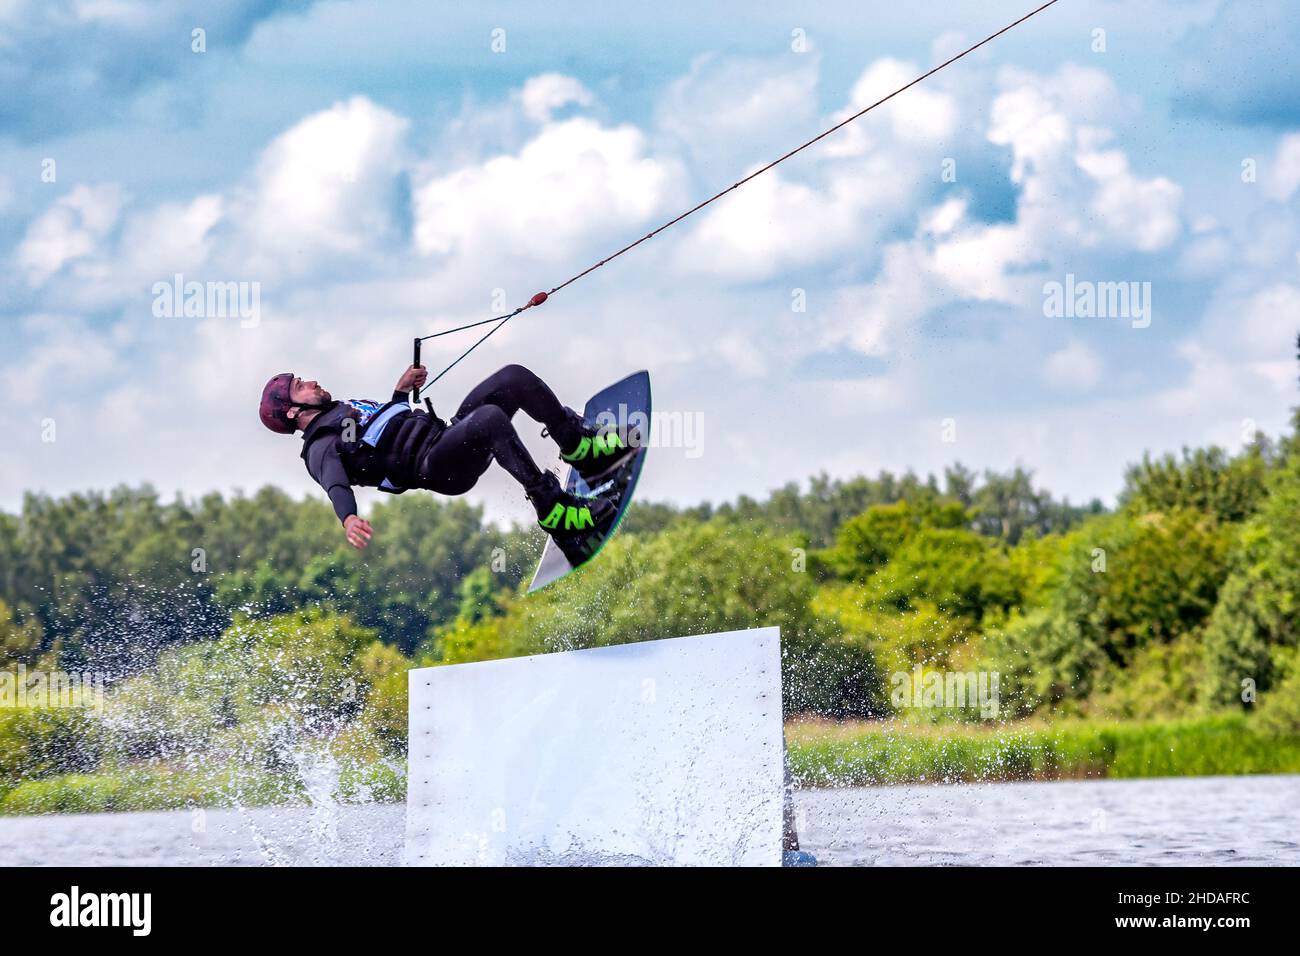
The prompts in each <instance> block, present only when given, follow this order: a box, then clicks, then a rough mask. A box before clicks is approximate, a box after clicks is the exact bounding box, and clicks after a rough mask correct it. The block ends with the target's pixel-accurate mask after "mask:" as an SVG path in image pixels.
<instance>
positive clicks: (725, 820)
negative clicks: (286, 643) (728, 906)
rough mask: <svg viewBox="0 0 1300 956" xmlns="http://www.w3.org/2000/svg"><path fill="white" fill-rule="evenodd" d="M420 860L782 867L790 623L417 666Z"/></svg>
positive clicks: (411, 792)
mask: <svg viewBox="0 0 1300 956" xmlns="http://www.w3.org/2000/svg"><path fill="white" fill-rule="evenodd" d="M407 774H408V776H407V798H406V799H407V803H406V806H407V810H406V856H407V862H408V863H409V864H412V865H453V866H464V865H489V866H500V865H546V864H553V865H601V864H605V865H619V864H632V865H637V864H677V865H721V866H735V865H744V866H780V865H781V829H782V729H781V653H780V630H779V629H778V628H775V627H768V628H760V629H756V630H750V631H730V632H727V633H725V634H706V635H702V636H699V637H679V638H672V639H668V640H660V641H645V642H642V643H639V644H620V645H617V646H614V647H599V648H592V649H589V650H581V651H566V652H563V653H559V654H541V655H537V656H534V657H519V658H513V659H509V660H499V661H484V662H482V663H475V664H455V665H449V666H446V667H424V668H419V669H417V670H412V671H411V672H410V757H409V764H408V771H407Z"/></svg>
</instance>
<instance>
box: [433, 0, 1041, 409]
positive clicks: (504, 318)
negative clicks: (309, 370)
mask: <svg viewBox="0 0 1300 956" xmlns="http://www.w3.org/2000/svg"><path fill="white" fill-rule="evenodd" d="M1056 2H1057V0H1047V3H1044V4H1043V5H1042V6H1040V7H1037V8H1035V9H1033V10H1030V11H1029V12H1028V13H1026V14H1025V15H1024V16H1022V17H1020V19H1018V20H1014V21H1012V22H1011V23H1008V24H1007V25H1006V26H1004V27H1003V28H1002V29H1001V30H998V31H997V32H996V33H990V34H989V35H988V36H986V37H985V38H984V39H983V40H980V41H979V42H978V43H976V44H974V45H973V46H969V47H967V48H966V49H965V50H962V51H961V52H960V53H958V54H956V55H955V56H952V57H949V58H948V59H946V60H944V61H943V62H942V63H940V64H939V65H938V66H934V67H931V68H930V69H929V70H926V71H925V72H924V73H922V74H921V75H920V76H918V77H917V78H916V79H914V80H912V81H911V82H910V83H906V84H904V85H903V86H900V87H899V88H898V89H896V90H894V92H892V93H890V94H889V95H888V96H884V97H881V98H880V99H878V100H876V101H875V102H874V103H872V104H871V105H870V106H868V107H865V108H864V109H861V110H858V112H856V113H854V114H853V115H852V116H850V117H848V118H847V119H844V120H841V121H840V122H838V123H836V124H835V125H834V126H832V127H830V128H829V129H827V130H823V131H822V132H821V133H818V134H817V135H816V136H814V137H813V138H812V139H810V140H808V141H807V142H806V143H803V144H801V145H799V146H796V147H795V148H794V149H792V150H790V151H789V152H788V153H786V154H784V155H783V156H779V157H777V158H776V159H774V160H772V161H771V162H770V163H768V164H767V165H766V166H762V167H760V168H759V169H756V170H755V171H754V172H752V173H750V174H749V175H748V176H746V177H745V178H744V179H739V180H737V181H736V182H734V183H732V184H731V185H730V186H728V187H727V188H726V189H723V190H721V191H720V192H717V193H714V194H713V195H712V196H710V197H709V198H708V199H706V200H704V201H703V202H701V203H699V204H697V205H695V206H692V207H691V208H690V209H688V210H686V211H685V212H684V213H682V214H681V215H679V216H676V217H675V218H673V219H670V220H668V221H667V222H665V223H664V224H663V225H662V226H659V227H657V228H655V229H652V230H650V231H649V232H647V233H646V234H645V235H644V236H642V237H641V238H640V239H637V240H636V241H635V242H629V243H628V244H627V245H626V246H624V247H623V248H622V249H619V250H618V251H617V252H615V253H614V254H612V255H609V256H606V257H605V258H603V259H601V260H600V261H599V262H597V263H595V264H594V265H591V266H588V267H587V268H586V269H583V270H582V271H581V272H579V273H578V274H577V275H575V276H572V277H570V278H568V279H566V280H565V281H563V282H561V283H560V284H559V285H557V286H556V287H555V288H553V289H551V291H549V292H538V293H536V294H535V295H534V296H533V297H532V298H531V299H529V300H528V301H527V302H525V303H524V304H523V305H521V306H520V307H519V308H517V309H515V310H514V311H513V312H508V313H506V314H505V315H497V316H493V317H492V318H490V319H480V320H479V321H477V322H470V323H469V324H468V325H460V326H457V327H456V328H454V329H445V330H443V331H442V332H434V333H433V334H432V335H425V336H423V337H418V338H416V340H415V361H414V363H413V364H415V365H419V364H420V345H421V343H423V342H426V341H428V340H429V339H436V338H439V337H440V336H443V335H451V334H452V333H453V332H463V331H465V330H466V329H472V328H476V327H478V326H480V325H487V324H488V323H490V322H495V323H496V324H495V325H493V326H492V328H490V329H488V330H487V332H485V333H483V335H482V336H481V337H480V338H479V340H478V341H477V342H475V343H474V344H473V345H471V346H470V347H469V348H467V349H466V350H465V351H464V352H462V353H461V354H460V355H459V356H457V357H456V359H455V361H453V362H452V363H451V364H450V365H448V366H447V367H446V368H444V369H443V370H442V371H441V372H439V373H438V374H437V375H435V376H434V377H433V378H431V379H430V380H429V381H428V382H427V383H426V384H425V386H424V387H425V388H428V387H429V386H430V385H433V384H434V383H435V382H437V381H438V379H440V378H442V377H443V376H444V375H446V374H447V373H448V372H450V371H451V370H452V369H453V368H455V367H456V366H457V365H459V364H460V362H461V360H463V359H464V358H465V357H466V356H468V355H469V354H470V353H471V352H473V351H474V350H475V349H476V348H478V347H479V346H480V345H482V344H483V343H484V342H486V341H487V340H488V339H489V338H491V337H492V336H493V335H495V334H496V333H497V332H499V331H500V330H501V327H502V326H504V325H505V324H506V323H507V322H509V321H510V320H511V319H513V318H514V317H515V316H516V315H518V314H519V313H520V312H523V311H524V310H525V309H531V308H532V307H533V306H536V305H541V304H542V303H543V302H545V301H546V300H547V299H549V298H550V297H551V296H553V295H555V293H557V292H559V291H560V290H561V289H563V288H564V287H565V286H569V285H572V284H573V283H575V282H577V281H578V280H579V279H581V278H583V277H584V276H587V275H589V274H590V273H592V272H595V271H596V270H597V269H599V268H600V267H601V266H603V265H604V264H605V263H607V262H613V261H614V260H615V259H617V258H618V257H619V256H621V255H622V254H623V253H625V252H630V251H631V250H633V249H635V248H636V247H637V246H639V245H641V243H643V242H645V241H647V240H648V239H653V238H654V237H655V236H657V235H658V234H659V233H661V232H663V231H664V230H665V229H667V228H668V227H669V226H675V225H677V223H679V222H681V221H682V220H683V219H685V218H686V217H687V216H690V215H693V214H695V213H697V212H699V211H700V210H701V209H703V208H704V207H705V206H707V205H709V203H711V202H714V201H715V200H718V199H721V198H722V197H723V196H725V195H726V194H727V193H729V192H731V191H732V190H733V189H739V188H740V187H741V186H743V185H745V183H747V182H749V181H750V180H751V179H754V178H755V177H757V176H761V175H763V173H765V172H767V171H768V170H769V169H772V168H773V167H774V166H778V165H780V164H781V163H784V162H785V161H786V160H787V159H789V158H790V157H791V156H794V155H795V154H796V153H801V152H803V151H804V150H805V149H807V148H808V147H809V146H811V145H813V144H814V143H816V142H818V141H819V140H822V139H825V138H826V137H827V136H829V135H831V133H834V132H836V131H837V130H840V129H843V128H844V127H845V126H848V125H849V124H850V123H852V122H853V121H854V120H857V119H861V118H862V117H863V116H866V115H867V114H868V113H870V112H871V111H872V110H874V109H875V108H876V107H877V106H880V105H881V104H882V103H887V102H889V101H890V100H892V99H893V98H894V97H895V96H897V95H898V94H899V93H902V92H904V91H905V90H908V89H910V88H911V87H913V86H915V85H916V84H918V83H920V82H921V81H922V80H926V79H929V78H930V77H931V76H933V75H934V74H936V73H938V72H939V71H940V70H942V69H944V68H945V67H948V66H950V65H952V64H953V63H956V62H957V61H958V60H960V59H961V58H962V57H964V56H966V55H967V54H968V53H974V52H975V51H976V50H978V49H979V48H980V47H982V46H984V44H986V43H989V42H991V41H992V40H996V39H997V38H998V37H1000V36H1001V35H1002V34H1004V33H1006V32H1007V31H1008V30H1013V29H1015V28H1016V27H1018V26H1020V24H1022V23H1024V22H1025V21H1026V20H1028V19H1029V18H1030V17H1033V16H1037V15H1038V14H1040V13H1042V12H1043V11H1044V10H1046V9H1047V8H1048V7H1050V6H1052V5H1053V4H1054V3H1056ZM415 400H416V401H417V402H418V401H419V400H420V390H419V389H418V388H417V389H415Z"/></svg>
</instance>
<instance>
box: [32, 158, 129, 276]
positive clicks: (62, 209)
mask: <svg viewBox="0 0 1300 956" xmlns="http://www.w3.org/2000/svg"><path fill="white" fill-rule="evenodd" d="M121 207H122V191H121V189H120V188H119V187H118V186H116V185H114V184H112V183H107V184H104V185H100V186H84V185H83V186H77V187H75V188H74V189H73V190H72V191H71V192H70V193H68V194H67V195H65V196H62V197H60V198H59V199H57V200H56V201H55V203H54V205H53V206H51V207H50V208H49V209H48V210H47V211H46V212H45V213H44V214H43V215H42V216H40V217H39V218H38V219H36V221H35V222H33V223H32V224H31V225H30V226H29V227H28V228H27V234H26V235H25V236H24V237H23V240H22V242H21V243H20V244H19V246H18V250H17V253H16V256H17V261H18V266H19V268H20V269H22V271H23V272H24V273H26V276H27V283H28V285H30V286H33V287H37V286H41V285H44V284H45V282H46V281H47V280H48V279H49V278H50V277H51V276H53V275H54V274H55V273H57V272H58V271H59V270H60V269H62V268H63V267H64V266H65V265H67V264H68V263H69V262H72V261H74V260H77V259H82V258H84V257H86V256H89V255H91V254H92V253H93V252H95V251H96V250H97V249H98V247H99V243H100V241H101V240H102V239H103V238H104V237H105V236H106V235H107V234H108V232H109V230H110V229H112V228H113V225H114V224H115V223H116V222H117V216H118V212H119V211H120V209H121Z"/></svg>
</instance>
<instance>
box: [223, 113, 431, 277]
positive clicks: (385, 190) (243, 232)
mask: <svg viewBox="0 0 1300 956" xmlns="http://www.w3.org/2000/svg"><path fill="white" fill-rule="evenodd" d="M409 125H410V124H409V121H408V120H407V119H406V118H405V117H402V116H398V115H397V114H395V113H392V112H390V111H389V110H386V109H384V108H383V107H381V106H378V105H376V104H375V103H373V102H371V101H370V100H368V99H366V98H365V97H363V96H354V97H352V98H351V99H349V100H347V101H346V102H340V103H336V104H334V105H333V106H332V107H330V108H329V109H327V110H323V111H321V112H319V113H315V114H313V115H311V116H308V117H307V118H306V119H303V120H301V121H299V122H298V123H296V124H295V125H294V126H292V127H291V128H290V129H288V130H286V131H285V132H284V133H282V134H280V136H278V137H276V139H275V141H274V142H272V143H271V144H270V145H269V146H268V147H267V148H266V149H265V150H264V151H263V153H262V155H261V157H260V159H259V160H258V164H257V170H256V172H255V174H254V176H253V181H252V183H251V185H250V186H249V187H248V188H247V189H245V190H244V191H242V192H241V194H240V195H238V196H237V197H236V198H235V200H234V201H233V202H232V204H231V220H232V222H233V224H234V225H235V226H236V228H237V229H238V230H239V233H240V241H241V242H242V243H243V244H244V248H245V252H246V257H247V260H248V262H249V268H250V269H252V270H253V271H261V270H273V269H277V268H279V269H288V270H299V269H302V268H303V267H304V266H305V265H308V266H309V265H316V264H318V260H320V259H329V258H330V257H333V256H355V255H367V254H370V253H372V252H374V251H375V250H376V249H377V247H379V246H387V245H389V244H391V242H392V241H393V239H394V238H395V232H396V230H397V223H398V216H397V212H398V210H396V209H395V207H394V201H395V196H394V184H395V180H396V178H397V177H398V176H399V175H400V174H401V173H402V172H403V171H404V169H405V167H406V163H407V157H406V147H405V135H406V130H407V127H408V126H409Z"/></svg>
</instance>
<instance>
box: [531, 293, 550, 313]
mask: <svg viewBox="0 0 1300 956" xmlns="http://www.w3.org/2000/svg"><path fill="white" fill-rule="evenodd" d="M545 301H546V293H545V292H539V293H537V295H535V296H533V297H532V298H531V299H529V300H528V308H530V309H531V308H532V307H533V306H535V305H541V304H542V303H543V302H545Z"/></svg>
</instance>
